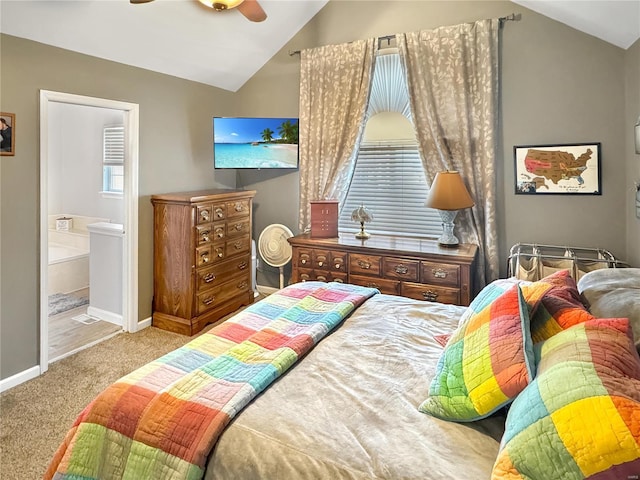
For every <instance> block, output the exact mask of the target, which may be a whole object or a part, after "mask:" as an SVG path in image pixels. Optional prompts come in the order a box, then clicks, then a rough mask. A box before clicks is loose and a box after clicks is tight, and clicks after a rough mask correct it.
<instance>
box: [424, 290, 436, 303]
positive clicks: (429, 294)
mask: <svg viewBox="0 0 640 480" xmlns="http://www.w3.org/2000/svg"><path fill="white" fill-rule="evenodd" d="M422 296H423V297H424V299H425V300H427V301H429V302H435V301H436V299H437V298H438V294H437V293H436V292H433V291H431V290H427V291H426V292H422Z"/></svg>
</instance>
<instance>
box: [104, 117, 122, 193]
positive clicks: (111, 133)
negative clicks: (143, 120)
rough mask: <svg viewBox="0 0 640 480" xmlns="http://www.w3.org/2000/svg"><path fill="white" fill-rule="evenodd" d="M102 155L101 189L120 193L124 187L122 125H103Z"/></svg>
mask: <svg viewBox="0 0 640 480" xmlns="http://www.w3.org/2000/svg"><path fill="white" fill-rule="evenodd" d="M102 146H103V150H102V151H103V155H102V189H103V191H104V192H108V193H122V191H123V187H124V148H125V145H124V126H122V125H117V126H111V127H104V130H103V141H102Z"/></svg>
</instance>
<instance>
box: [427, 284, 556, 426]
mask: <svg viewBox="0 0 640 480" xmlns="http://www.w3.org/2000/svg"><path fill="white" fill-rule="evenodd" d="M505 287H509V288H508V290H506V291H505ZM549 288H550V286H549V285H548V284H545V283H542V282H534V283H530V284H527V285H522V286H520V285H517V284H516V285H513V284H512V283H508V282H507V283H505V282H502V281H496V282H494V283H492V284H490V285H488V286H487V287H485V288H484V289H483V290H482V292H480V294H479V295H478V296H477V297H476V298H475V299H474V300H473V301H472V302H471V305H470V306H469V308H468V309H467V310H466V311H465V313H464V315H463V316H462V319H461V320H460V324H459V325H458V328H457V329H456V331H455V332H454V333H453V334H452V336H451V338H450V339H449V342H448V343H447V345H446V348H445V349H444V351H443V352H442V354H441V356H440V359H439V361H438V365H437V369H436V375H435V377H434V378H433V380H432V381H431V385H430V387H429V397H428V398H427V399H426V400H425V401H424V402H422V404H421V405H420V407H419V410H420V411H421V412H423V413H427V414H429V415H432V416H434V417H438V418H441V419H444V420H454V421H462V422H470V421H474V420H478V419H481V418H484V417H486V416H489V415H491V414H492V413H493V412H495V411H496V410H498V409H500V408H501V407H503V406H504V405H506V404H508V403H509V402H510V401H511V400H513V398H515V396H516V395H517V394H518V393H520V392H521V391H522V390H523V389H524V388H525V386H526V385H527V384H528V383H529V382H530V381H531V379H532V378H533V374H532V366H533V347H532V343H531V335H530V332H529V315H530V314H531V312H532V311H535V308H536V306H537V305H538V302H539V301H540V299H541V298H542V296H543V295H544V293H545V292H546V291H547V290H548V289H549Z"/></svg>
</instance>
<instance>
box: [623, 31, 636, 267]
mask: <svg viewBox="0 0 640 480" xmlns="http://www.w3.org/2000/svg"><path fill="white" fill-rule="evenodd" d="M625 61H626V71H625V73H626V75H625V82H626V84H625V92H626V102H625V104H626V109H625V117H624V118H625V120H624V128H625V133H626V135H627V136H626V138H625V157H626V159H627V175H626V178H625V181H624V182H623V183H622V185H624V191H625V204H626V206H627V260H628V261H629V262H630V263H632V264H633V265H636V266H638V265H640V218H637V217H636V207H635V189H636V187H635V184H634V183H638V184H640V155H639V154H636V153H635V144H634V128H633V127H634V125H635V124H636V121H637V120H638V117H639V116H640V40H638V41H636V43H634V44H633V45H632V46H631V47H630V48H629V49H628V50H627V51H626V52H625Z"/></svg>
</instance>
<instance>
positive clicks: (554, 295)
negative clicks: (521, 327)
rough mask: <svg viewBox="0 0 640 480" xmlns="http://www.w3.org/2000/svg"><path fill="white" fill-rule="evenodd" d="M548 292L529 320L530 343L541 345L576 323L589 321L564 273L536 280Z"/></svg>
mask: <svg viewBox="0 0 640 480" xmlns="http://www.w3.org/2000/svg"><path fill="white" fill-rule="evenodd" d="M540 281H541V282H544V283H547V284H549V285H551V288H550V289H549V291H548V292H547V293H545V295H544V297H542V301H541V302H540V306H539V308H538V309H537V310H536V312H535V313H534V314H533V316H532V317H531V338H532V340H533V343H538V342H542V341H544V340H547V339H548V338H551V337H552V336H554V335H555V334H557V333H559V332H561V331H563V330H566V329H567V328H569V327H571V326H573V325H576V324H578V323H582V322H586V321H587V320H593V319H594V318H595V317H594V316H593V315H591V314H590V313H589V312H588V311H587V309H586V308H585V306H584V304H583V303H582V301H581V300H580V293H579V292H578V287H577V286H576V282H575V280H574V279H573V278H572V277H571V275H569V271H568V270H560V271H558V272H556V273H553V274H552V275H549V276H548V277H545V278H543V279H542V280H540Z"/></svg>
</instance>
